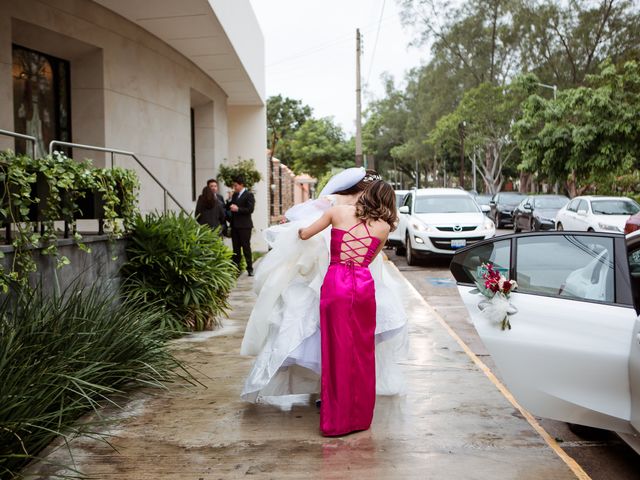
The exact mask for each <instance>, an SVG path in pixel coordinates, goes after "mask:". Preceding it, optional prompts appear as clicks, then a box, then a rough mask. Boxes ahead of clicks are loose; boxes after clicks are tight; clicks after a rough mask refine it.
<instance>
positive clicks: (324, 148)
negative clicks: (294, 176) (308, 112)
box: [289, 118, 355, 178]
mask: <svg viewBox="0 0 640 480" xmlns="http://www.w3.org/2000/svg"><path fill="white" fill-rule="evenodd" d="M289 148H290V154H291V158H293V159H294V160H293V170H294V171H296V172H297V173H308V174H309V175H311V176H313V177H315V178H320V177H322V175H323V174H325V173H326V172H328V171H329V170H330V169H331V168H333V167H350V166H353V164H354V161H355V144H354V143H353V141H347V140H346V139H345V134H344V132H343V131H342V128H340V126H339V125H336V124H335V123H334V121H333V119H331V118H320V119H314V118H312V119H309V120H307V121H306V122H305V123H304V124H303V125H302V126H301V127H300V128H299V129H298V130H297V131H296V132H295V133H294V135H293V137H292V138H291V141H290V145H289Z"/></svg>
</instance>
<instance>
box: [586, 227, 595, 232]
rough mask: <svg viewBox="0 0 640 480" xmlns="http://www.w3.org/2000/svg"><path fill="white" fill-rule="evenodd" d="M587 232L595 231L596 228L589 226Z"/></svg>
mask: <svg viewBox="0 0 640 480" xmlns="http://www.w3.org/2000/svg"><path fill="white" fill-rule="evenodd" d="M587 232H595V230H594V229H593V228H591V227H589V228H587Z"/></svg>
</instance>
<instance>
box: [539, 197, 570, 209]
mask: <svg viewBox="0 0 640 480" xmlns="http://www.w3.org/2000/svg"><path fill="white" fill-rule="evenodd" d="M533 201H534V202H535V206H536V208H539V209H545V208H549V209H560V208H562V207H564V206H565V205H566V204H567V198H566V197H542V196H541V197H536V198H534V200H533ZM532 203H533V202H532Z"/></svg>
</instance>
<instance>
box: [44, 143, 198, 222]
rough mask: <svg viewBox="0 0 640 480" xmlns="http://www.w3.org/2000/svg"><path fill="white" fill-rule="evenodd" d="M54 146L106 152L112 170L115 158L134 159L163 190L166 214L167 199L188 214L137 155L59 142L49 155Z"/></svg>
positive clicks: (124, 151) (50, 145)
mask: <svg viewBox="0 0 640 480" xmlns="http://www.w3.org/2000/svg"><path fill="white" fill-rule="evenodd" d="M54 145H59V146H61V147H70V148H80V149H83V150H93V151H96V152H105V153H110V154H111V168H113V167H114V161H115V159H114V157H115V155H125V156H128V157H131V158H133V159H134V160H135V161H136V162H137V163H138V165H140V167H141V168H142V169H143V170H144V171H145V172H147V174H149V176H150V177H151V178H152V179H153V181H154V182H156V184H157V185H158V186H159V187H160V188H161V189H162V191H163V194H164V204H163V205H164V213H167V197H169V198H170V199H171V200H173V201H174V202H175V204H176V205H178V207H180V210H182V211H183V212H184V213H188V212H187V209H186V208H184V207H183V206H182V205H181V204H180V202H179V201H178V200H177V199H176V197H174V196H173V195H172V194H171V192H170V191H169V190H168V189H167V188H166V187H165V186H164V185H163V184H162V182H160V180H158V179H157V178H156V177H155V175H154V174H153V173H151V171H150V170H149V169H148V168H147V167H146V166H145V165H144V164H143V163H142V162H141V161H140V160H139V159H138V157H136V154H135V153H133V152H128V151H126V150H117V149H115V148H105V147H96V146H94V145H83V144H81V143H71V142H62V141H59V140H52V141H51V142H50V143H49V155H52V154H53V146H54Z"/></svg>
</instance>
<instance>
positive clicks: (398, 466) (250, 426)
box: [28, 272, 588, 480]
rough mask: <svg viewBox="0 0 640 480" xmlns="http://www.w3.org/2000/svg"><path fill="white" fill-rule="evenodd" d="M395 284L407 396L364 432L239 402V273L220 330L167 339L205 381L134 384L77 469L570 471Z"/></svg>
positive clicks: (293, 406) (169, 473) (63, 457)
mask: <svg viewBox="0 0 640 480" xmlns="http://www.w3.org/2000/svg"><path fill="white" fill-rule="evenodd" d="M397 275H400V273H399V272H397ZM401 281H402V282H403V283H404V285H405V287H406V292H407V295H406V297H405V304H406V307H407V309H408V312H409V316H410V318H409V321H410V356H409V358H408V359H407V360H406V362H405V363H404V369H405V372H406V376H407V380H408V381H407V383H408V387H407V394H406V395H403V396H397V397H378V399H377V403H376V409H375V416H374V420H373V425H372V428H371V429H370V430H368V431H365V432H359V433H355V434H351V435H348V436H345V437H341V438H323V437H322V436H321V435H320V434H319V431H318V422H319V414H318V410H317V409H316V407H315V405H314V403H313V399H312V398H308V397H306V396H298V397H295V398H293V399H291V400H292V401H290V402H283V403H282V405H280V406H276V405H265V404H255V405H254V404H248V403H245V402H243V401H241V400H240V398H239V395H240V391H241V388H242V383H243V380H244V377H245V375H246V374H247V373H248V371H249V369H250V366H251V362H252V358H248V357H242V356H240V355H239V353H238V352H239V349H240V343H241V340H242V335H243V330H244V325H245V324H246V321H247V319H248V317H249V313H250V310H251V307H252V304H253V301H254V294H253V293H252V291H251V282H252V279H251V278H249V277H246V276H244V275H243V276H242V277H240V279H239V283H238V288H237V289H235V290H234V292H233V294H232V296H231V299H230V300H231V305H232V307H233V311H232V314H231V317H230V319H229V320H227V321H225V322H224V327H223V328H222V329H221V330H218V331H215V332H205V333H201V334H194V335H189V336H187V337H184V338H182V339H180V340H179V341H177V342H175V345H174V347H175V349H176V351H177V353H178V356H179V357H180V358H181V359H182V360H184V361H186V362H187V363H189V364H190V365H191V366H192V367H193V368H194V369H196V370H197V371H196V373H195V375H196V376H197V378H198V379H199V380H200V381H201V382H202V383H203V384H204V387H201V386H196V387H187V386H177V385H175V386H172V387H171V388H170V389H169V390H168V391H154V392H149V391H139V392H137V393H135V394H134V395H133V396H132V397H130V398H129V399H128V400H127V401H125V402H124V403H123V408H122V409H121V410H116V409H105V411H104V412H103V415H104V416H106V417H107V418H110V419H111V420H112V422H110V423H109V425H108V427H105V428H104V429H103V433H106V434H108V435H109V437H108V440H109V442H110V443H111V445H112V446H113V447H114V448H115V449H116V450H114V448H111V447H110V446H109V445H108V444H106V443H105V442H102V441H99V440H93V439H87V438H79V439H76V440H74V441H73V442H72V443H71V453H72V456H73V459H74V460H75V465H76V468H77V469H78V470H79V471H80V472H82V473H84V474H86V475H90V476H91V477H93V478H97V479H114V480H120V479H122V480H125V479H126V480H133V479H135V480H137V479H140V480H143V479H154V480H160V479H180V480H182V479H189V480H190V479H193V480H200V479H201V480H214V479H227V478H230V479H233V478H246V477H248V476H249V478H273V479H300V478H313V479H315V478H318V479H349V478H358V479H361V478H367V479H369V480H373V479H396V478H398V479H400V478H402V479H407V478H409V479H414V478H415V479H470V480H473V479H478V480H481V479H482V480H484V479H491V480H499V479H521V480H527V479H531V480H534V479H536V480H537V479H558V480H560V479H572V478H576V476H577V475H578V476H579V475H580V472H579V471H578V472H577V474H576V471H575V470H574V471H572V470H571V468H570V466H569V465H568V463H567V459H566V458H565V459H563V458H561V456H559V454H558V451H557V449H554V446H553V441H551V444H550V443H549V440H548V439H547V440H545V439H544V438H543V437H542V436H541V435H540V433H539V432H538V431H536V430H535V429H534V426H532V424H531V423H530V422H528V421H527V420H526V419H525V417H523V414H522V412H521V411H519V410H518V409H517V408H515V407H514V405H513V404H512V403H510V402H509V400H508V399H507V398H506V397H505V396H504V395H503V393H501V392H500V390H499V389H498V388H497V387H496V384H494V383H492V381H490V379H489V378H488V377H487V375H486V372H483V371H482V370H481V368H480V366H479V365H478V363H477V362H475V363H474V360H473V359H472V356H470V355H469V353H470V352H467V351H465V349H464V348H463V346H462V345H461V344H460V343H458V342H457V341H456V340H455V339H454V337H453V336H452V332H451V331H450V330H449V329H447V327H446V325H445V324H443V322H442V318H441V316H440V315H439V314H438V313H437V312H436V311H435V310H433V309H432V308H431V307H430V306H429V305H428V304H426V302H425V300H424V299H423V297H422V296H421V295H420V294H419V293H418V292H417V291H416V290H415V289H414V288H413V287H412V286H411V285H410V283H409V282H407V281H406V280H405V279H404V278H402V279H401ZM205 387H206V388H205ZM56 446H57V447H58V448H57V449H52V450H53V451H52V452H51V453H50V454H49V457H48V459H49V460H50V461H52V462H57V463H62V464H65V463H66V464H68V463H71V460H70V454H69V452H68V451H67V449H66V448H64V447H62V448H59V447H60V445H59V444H57V445H54V447H56ZM569 464H570V462H569ZM62 472H63V470H62V469H60V468H56V467H54V466H51V465H46V464H39V465H35V466H32V468H31V469H30V470H29V472H28V473H30V474H33V475H34V476H35V478H51V477H52V476H53V475H54V474H60V473H62ZM67 473H70V472H67ZM580 478H588V477H586V476H582V477H580Z"/></svg>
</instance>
